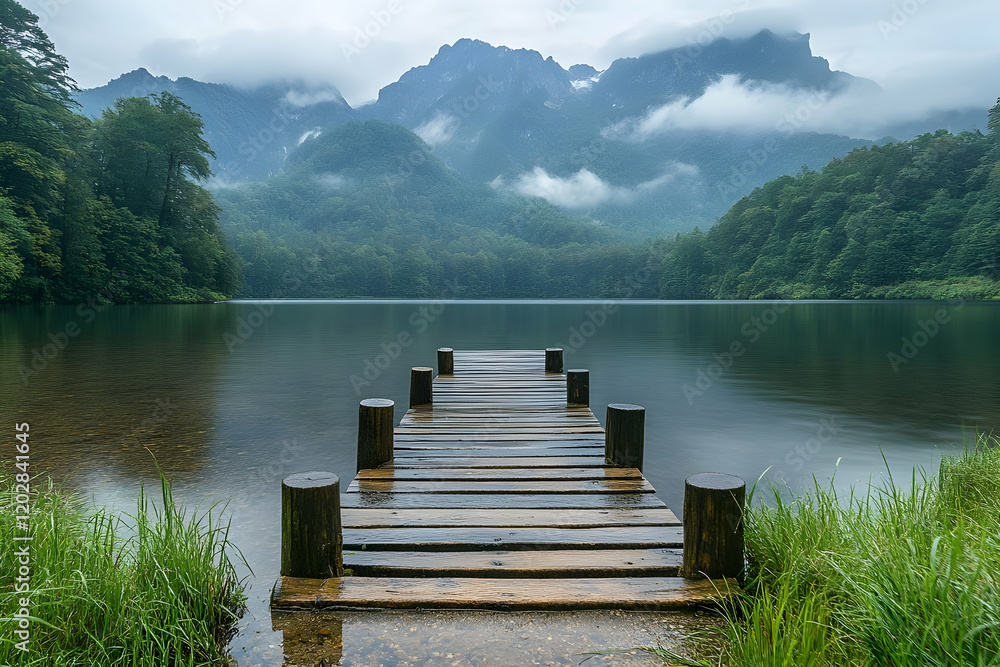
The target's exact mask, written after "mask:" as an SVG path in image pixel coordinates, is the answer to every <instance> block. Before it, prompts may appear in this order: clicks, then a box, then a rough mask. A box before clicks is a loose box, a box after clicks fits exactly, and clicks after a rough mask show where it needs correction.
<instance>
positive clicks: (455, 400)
mask: <svg viewBox="0 0 1000 667" xmlns="http://www.w3.org/2000/svg"><path fill="white" fill-rule="evenodd" d="M438 368H439V375H438V376H437V377H436V378H434V379H433V382H432V381H431V375H432V370H431V369H430V368H414V369H413V375H412V380H411V382H412V383H411V392H410V402H411V407H410V409H409V410H408V411H407V412H406V414H405V416H403V418H402V419H401V420H400V422H399V425H398V426H396V427H395V428H392V424H391V419H392V417H391V415H392V408H393V406H392V402H391V401H385V400H382V399H374V400H369V401H364V402H362V405H361V407H360V413H359V454H358V456H359V468H361V469H360V470H359V471H358V474H357V477H356V478H355V479H354V481H353V482H351V484H350V485H349V486H348V487H347V489H346V492H345V493H343V494H342V495H341V494H340V493H339V490H340V489H339V482H334V480H336V479H337V478H336V477H335V476H332V475H329V474H328V473H306V474H302V475H298V476H292V477H290V478H288V479H287V480H286V481H285V485H284V489H283V493H284V497H283V513H284V517H283V535H282V541H283V551H282V575H283V576H282V577H281V578H280V579H279V580H278V582H277V584H276V585H275V588H274V591H273V594H272V599H271V604H272V607H275V608H284V609H289V608H293V609H294V608H298V609H302V608H313V609H316V608H341V609H351V608H373V607H376V608H421V609H447V608H451V609H455V608H460V609H503V610H554V609H592V608H616V609H643V610H651V609H656V610H658V609H669V608H677V607H683V606H689V605H696V604H704V603H707V602H709V601H710V600H711V599H713V598H717V597H718V590H719V589H722V590H725V587H726V583H723V582H722V581H721V580H720V579H721V578H724V577H734V576H738V575H739V572H740V571H742V558H743V552H742V521H741V512H742V503H743V496H742V494H743V486H742V480H739V478H735V477H731V476H727V475H721V476H720V475H715V476H712V475H708V476H696V477H705V481H706V482H708V483H707V485H705V486H706V487H707V488H705V489H700V493H701V496H699V497H700V498H701V500H700V501H699V503H700V506H704V509H705V511H706V515H705V516H702V517H700V518H699V520H698V525H699V528H698V533H699V534H698V535H689V536H688V545H687V546H688V548H689V550H690V553H689V554H688V558H687V560H686V561H685V552H684V549H683V548H684V547H685V536H684V534H683V532H682V529H681V522H680V520H678V518H677V516H676V515H675V514H674V513H673V512H672V511H671V510H670V509H669V508H667V507H666V505H664V503H663V502H662V501H661V500H660V499H659V498H657V497H656V495H655V492H654V489H653V487H652V486H651V485H650V484H649V482H648V481H647V480H646V479H645V478H644V477H643V476H642V472H641V466H642V447H643V419H644V411H643V409H642V408H641V407H639V406H633V405H611V406H608V419H607V425H608V432H607V433H606V432H605V429H604V428H602V427H601V424H600V422H599V421H598V420H597V418H596V417H595V416H594V414H593V412H591V410H590V408H589V406H588V403H589V374H588V372H587V371H580V370H570V371H567V372H566V373H563V368H562V351H561V350H558V351H556V350H548V351H541V350H539V351H489V352H457V351H455V352H452V351H451V350H448V349H444V350H442V351H440V352H439V355H438ZM567 378H568V379H569V384H568V385H567ZM387 415H388V421H387V419H386V416H387ZM324 475H325V476H324ZM692 479H693V478H692ZM734 482H735V483H734ZM689 483H690V480H689ZM312 494H316V495H315V496H313V495H312ZM338 497H339V507H334V506H336V505H337V503H338V501H337V499H338ZM316 505H318V507H315V506H316ZM688 511H691V508H688ZM334 514H337V516H334ZM713 517H714V518H713ZM734 517H736V518H737V520H736V522H735V523H734V521H733V518H734ZM713 522H714V523H713ZM715 533H718V534H715ZM694 538H696V539H697V543H696V542H694V541H692V539H694ZM341 540H342V545H341V543H340V542H341ZM737 550H738V554H736V556H733V555H732V554H734V553H735V552H736V551H737ZM335 551H340V553H334V552H335ZM695 552H697V553H695ZM720 554H721V555H720ZM737 556H738V564H737V562H736V560H735V558H736V557H737ZM706 558H707V559H709V560H705V559H706ZM341 559H342V560H341ZM727 559H728V560H727ZM724 561H726V562H724ZM702 572H706V573H707V574H709V576H712V577H717V578H716V579H714V580H712V579H709V578H707V577H706V576H705V575H704V574H701V573H702ZM681 573H683V574H686V575H688V576H687V578H685V577H682V576H680V574H681ZM730 583H731V582H730Z"/></svg>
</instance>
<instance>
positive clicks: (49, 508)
mask: <svg viewBox="0 0 1000 667" xmlns="http://www.w3.org/2000/svg"><path fill="white" fill-rule="evenodd" d="M36 488H37V487H36ZM161 495H162V507H159V508H158V507H156V506H153V507H152V509H151V508H150V505H151V503H150V501H149V498H148V497H147V495H146V492H145V490H144V489H141V490H140V493H139V500H138V507H137V511H136V514H135V515H134V516H133V515H129V514H115V513H111V512H108V511H106V510H101V509H97V510H91V511H88V509H87V507H86V504H85V503H84V502H83V501H82V500H81V499H79V498H78V497H76V496H73V495H71V494H68V493H64V492H62V491H61V490H60V489H58V488H56V487H55V486H54V485H53V484H52V482H51V480H50V481H49V482H48V484H47V486H45V487H43V488H42V490H41V491H40V492H35V493H33V494H32V499H31V512H32V514H31V524H30V525H31V534H32V536H33V541H31V542H30V545H31V568H32V573H31V591H32V592H31V595H30V600H31V606H30V611H31V614H32V617H33V618H32V621H31V628H30V632H31V638H30V641H29V644H28V648H29V651H28V652H27V653H25V652H23V651H21V650H20V649H18V648H16V647H15V646H14V644H15V642H16V641H18V638H17V637H16V636H15V635H14V632H13V630H14V628H15V626H16V623H15V620H14V619H13V614H14V613H16V611H17V609H18V608H19V605H18V599H19V598H20V597H23V594H21V593H16V592H14V590H13V588H14V587H13V584H12V582H13V581H14V579H15V577H16V576H17V575H16V572H17V567H18V564H17V562H16V561H15V558H14V556H13V552H14V549H15V547H14V545H15V542H14V539H13V538H14V536H15V534H20V532H18V533H15V523H14V516H13V511H11V508H12V507H13V501H14V488H13V485H12V484H10V483H4V484H3V486H2V487H0V507H2V510H0V584H2V586H3V588H2V591H0V615H2V618H0V664H3V665H46V666H49V665H56V666H62V665H74V666H75V665H80V666H82V665H86V666H87V667H90V666H93V665H100V666H102V667H117V666H119V665H120V666H122V667H125V666H129V667H144V666H149V667H153V666H156V667H165V666H172V665H188V666H190V665H218V664H227V662H228V658H227V656H226V652H225V646H226V644H227V643H228V640H229V639H231V638H232V636H233V634H234V632H235V624H236V621H237V620H238V619H239V618H240V617H241V616H242V613H243V611H244V610H245V602H246V597H245V595H244V594H243V590H242V587H241V582H240V581H239V579H238V576H237V574H236V571H235V569H234V567H233V564H232V562H231V561H230V559H229V556H228V555H227V550H232V549H234V547H233V545H232V544H231V543H230V542H229V533H228V530H229V529H228V525H220V524H218V523H217V521H216V520H215V518H213V516H212V511H211V510H210V511H209V512H208V513H206V514H203V515H200V516H198V515H193V516H191V517H190V518H188V517H186V516H185V512H184V511H183V510H182V509H181V508H179V507H178V506H177V505H176V504H175V503H174V500H173V495H172V492H171V488H170V484H169V483H168V482H167V480H166V479H165V478H163V476H162V474H161ZM236 553H238V551H236ZM240 557H242V556H240Z"/></svg>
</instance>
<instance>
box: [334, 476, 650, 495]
mask: <svg viewBox="0 0 1000 667" xmlns="http://www.w3.org/2000/svg"><path fill="white" fill-rule="evenodd" d="M347 490H348V492H351V491H379V492H382V493H392V494H393V495H399V494H403V493H435V494H442V493H476V494H479V495H483V494H507V493H578V494H587V493H601V494H607V493H653V492H654V491H655V489H654V488H653V487H652V485H651V484H650V483H649V482H647V481H646V480H645V479H641V478H640V479H592V480H565V481H564V480H558V481H550V480H530V481H517V480H513V481H500V482H488V481H475V480H473V481H450V482H420V481H409V480H404V481H399V482H393V481H382V480H367V479H355V480H354V481H352V482H351V485H350V486H349V487H347Z"/></svg>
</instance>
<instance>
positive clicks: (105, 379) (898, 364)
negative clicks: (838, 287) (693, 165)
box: [0, 301, 1000, 666]
mask: <svg viewBox="0 0 1000 667" xmlns="http://www.w3.org/2000/svg"><path fill="white" fill-rule="evenodd" d="M401 334H405V335H403V336H402V337H401ZM998 334H1000V304H994V303H962V302H955V303H944V302H940V303H931V302H907V303H899V302H864V303H855V302H798V303H789V304H786V303H771V302H731V303H727V302H711V303H697V302H683V303H664V302H655V303H654V302H618V303H611V302H607V303H605V302H599V301H580V302H564V301H560V302H388V301H379V302H344V301H339V302H333V301H295V302H282V303H272V302H236V303H223V304H215V305H198V306H114V307H106V308H101V307H99V306H97V307H95V306H93V305H92V304H91V305H88V304H83V305H80V306H52V307H4V308H2V309H0V342H2V345H0V413H2V418H3V419H2V421H0V424H5V425H6V426H5V427H3V428H7V429H8V430H9V431H10V433H9V434H8V435H6V436H5V437H6V439H7V441H8V442H13V438H12V436H13V424H14V423H15V422H28V423H30V425H31V434H32V435H31V441H32V458H31V462H32V464H33V466H34V468H33V472H34V473H36V474H37V473H48V474H52V475H53V476H55V477H56V478H58V479H60V480H63V479H64V480H67V482H68V484H69V486H71V487H72V488H75V489H77V490H79V491H80V492H82V493H84V494H86V495H87V496H90V497H93V498H94V499H95V500H96V502H98V503H100V504H106V505H114V506H117V507H120V508H124V509H132V508H133V506H134V503H135V498H136V495H137V491H138V487H139V483H140V481H142V480H146V482H147V484H150V483H152V482H153V481H154V480H155V479H156V468H155V465H154V462H153V456H152V455H151V453H152V454H153V455H155V457H156V460H157V461H159V463H160V465H161V466H162V467H163V468H164V470H165V471H166V472H167V474H168V476H169V477H170V479H171V481H172V482H173V484H174V487H175V495H176V497H177V498H178V499H179V500H181V501H182V502H184V503H185V504H187V505H188V506H189V507H194V506H195V505H197V506H199V507H201V508H207V507H208V506H210V505H211V504H212V503H214V502H218V501H223V502H225V501H230V502H229V514H230V515H231V516H232V531H231V537H232V539H233V540H234V542H235V543H236V544H237V545H238V546H240V548H241V549H242V551H243V553H244V555H245V556H246V558H247V560H248V562H249V563H250V565H251V567H252V568H253V571H254V576H252V577H251V578H250V580H249V581H250V583H251V584H252V588H251V590H250V598H251V599H250V614H248V615H247V617H246V618H245V619H244V620H243V623H242V627H243V631H242V632H241V635H240V636H239V637H238V638H237V639H236V640H235V642H234V645H233V652H234V655H235V656H236V657H237V659H238V660H239V662H240V665H244V666H247V665H255V664H278V663H280V653H281V634H280V633H275V632H273V631H272V630H271V619H270V615H269V611H268V606H267V600H268V596H269V592H270V587H271V585H272V584H273V582H274V580H275V579H276V577H277V573H278V564H279V558H280V554H279V542H280V520H279V512H280V481H281V478H282V477H284V476H285V475H287V474H290V473H293V472H299V471H305V470H329V471H332V472H335V473H337V474H339V475H340V476H341V478H342V480H344V483H345V484H346V481H347V480H350V479H351V478H352V477H353V475H354V471H355V453H356V442H357V441H356V437H357V436H356V429H357V404H358V401H360V400H361V399H364V398H370V397H384V398H390V399H393V400H394V401H395V402H396V406H397V408H396V419H397V420H398V419H399V417H400V416H401V415H402V412H403V411H404V410H405V407H406V402H407V400H408V382H409V369H410V367H411V366H425V365H429V366H433V365H434V364H435V362H436V356H435V350H436V349H437V348H438V347H444V346H447V347H453V348H455V349H540V348H544V347H550V346H561V347H563V348H564V349H565V351H566V352H565V360H566V367H567V368H587V369H590V373H591V375H590V378H591V405H592V408H593V410H594V412H595V414H597V416H598V418H599V419H601V421H602V422H603V421H604V417H605V415H604V406H605V405H606V404H607V403H638V404H640V405H644V406H646V462H645V467H644V472H645V474H646V476H647V477H648V478H649V480H650V481H651V482H652V484H653V485H654V486H655V487H656V489H657V491H658V494H659V496H660V497H661V498H663V500H664V501H665V502H666V503H667V504H668V505H669V506H671V507H672V508H674V509H675V510H679V509H680V507H681V498H682V494H683V483H684V479H685V478H686V477H687V476H689V475H691V474H694V473H698V472H705V471H720V472H729V473H733V474H736V475H740V476H742V477H743V478H744V479H746V480H747V482H748V483H751V484H752V483H753V482H754V480H756V479H757V478H758V477H759V476H760V475H761V474H763V473H764V471H765V470H767V469H769V472H768V473H767V475H766V478H767V479H770V480H772V481H777V482H779V483H782V484H788V485H789V486H791V487H792V488H799V487H802V486H803V485H806V484H811V483H812V476H813V475H815V476H816V478H817V479H818V480H819V481H820V482H821V483H826V482H828V481H829V479H830V478H831V476H832V475H833V473H834V471H835V469H836V470H837V473H836V484H837V485H838V486H839V487H841V488H847V487H849V486H850V485H852V484H853V485H857V486H864V485H865V484H867V483H868V481H869V480H875V481H881V480H882V479H883V477H884V475H885V473H886V465H885V463H884V462H883V455H884V457H885V459H886V460H887V461H888V463H889V466H890V469H891V471H892V472H893V474H894V475H895V476H896V478H897V480H898V479H900V478H904V479H908V478H909V476H910V471H911V468H912V467H913V466H915V465H916V466H923V467H924V468H926V469H927V470H928V471H929V472H935V471H936V466H937V462H938V460H939V459H940V457H941V455H942V454H949V453H955V452H957V451H960V450H961V447H962V439H963V432H965V433H972V432H974V431H975V430H977V429H978V430H980V431H990V430H992V429H994V428H995V427H997V426H998V425H1000V381H998V378H1000V350H998V347H997V344H996V343H997V340H998ZM399 340H403V341H404V342H405V341H408V342H409V344H408V345H400V346H398V347H397V341H399ZM9 449H10V451H8V452H7V453H5V454H4V455H3V459H4V461H5V464H6V463H8V462H9V460H10V459H12V457H13V454H14V452H13V448H9ZM838 461H839V468H837V465H838ZM154 488H155V487H154ZM596 648H599V647H596ZM275 656H277V657H275Z"/></svg>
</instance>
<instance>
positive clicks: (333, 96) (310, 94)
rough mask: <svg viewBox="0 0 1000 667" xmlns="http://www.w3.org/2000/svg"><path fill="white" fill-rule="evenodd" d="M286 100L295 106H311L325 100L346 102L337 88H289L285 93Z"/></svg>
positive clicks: (338, 102) (339, 102)
mask: <svg viewBox="0 0 1000 667" xmlns="http://www.w3.org/2000/svg"><path fill="white" fill-rule="evenodd" d="M285 101H286V102H288V103H289V104H290V105H292V106H293V107H311V106H313V105H314V104H322V103H324V102H336V103H337V104H341V105H342V104H344V98H343V97H341V96H340V92H339V91H337V89H335V88H333V89H327V90H316V91H302V90H289V91H288V92H287V93H286V94H285Z"/></svg>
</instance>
